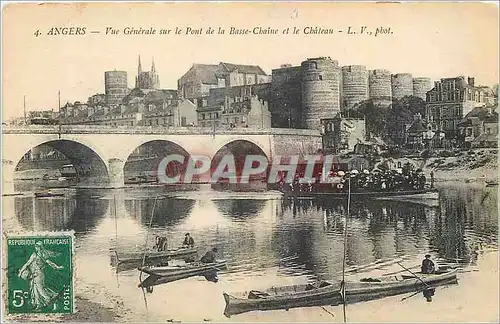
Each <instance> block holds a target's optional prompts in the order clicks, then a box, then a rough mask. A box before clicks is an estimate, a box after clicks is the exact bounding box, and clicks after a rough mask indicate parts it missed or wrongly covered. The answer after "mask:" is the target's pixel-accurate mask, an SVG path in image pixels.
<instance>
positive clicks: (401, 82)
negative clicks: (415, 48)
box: [391, 73, 413, 100]
mask: <svg viewBox="0 0 500 324" xmlns="http://www.w3.org/2000/svg"><path fill="white" fill-rule="evenodd" d="M391 84H392V89H391V90H392V97H393V98H395V99H398V100H399V99H401V98H403V97H406V96H412V95H413V76H412V75H411V73H397V74H393V75H392V78H391Z"/></svg>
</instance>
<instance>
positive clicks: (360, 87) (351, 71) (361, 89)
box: [342, 65, 368, 110]
mask: <svg viewBox="0 0 500 324" xmlns="http://www.w3.org/2000/svg"><path fill="white" fill-rule="evenodd" d="M342 97H343V108H344V109H345V110H350V109H352V108H353V107H354V106H356V105H357V104H359V103H360V102H363V101H365V100H368V70H367V69H366V67H365V66H363V65H348V66H343V67H342Z"/></svg>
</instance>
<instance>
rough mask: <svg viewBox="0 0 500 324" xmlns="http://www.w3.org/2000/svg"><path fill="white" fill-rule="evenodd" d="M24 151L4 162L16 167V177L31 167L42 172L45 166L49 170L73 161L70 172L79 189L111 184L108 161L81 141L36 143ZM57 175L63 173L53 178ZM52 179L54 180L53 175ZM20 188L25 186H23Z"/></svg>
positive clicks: (56, 173) (13, 169)
mask: <svg viewBox="0 0 500 324" xmlns="http://www.w3.org/2000/svg"><path fill="white" fill-rule="evenodd" d="M23 149H24V151H23V153H20V154H19V153H18V154H17V155H14V156H11V158H12V160H10V161H3V162H4V164H10V165H12V170H11V172H12V175H11V176H12V178H13V177H14V172H16V171H17V172H21V171H25V170H29V169H30V168H38V169H40V168H43V167H44V166H45V167H46V168H47V169H55V168H57V169H59V168H60V167H61V165H62V164H64V163H65V162H69V163H68V164H71V165H72V166H73V167H72V168H71V167H68V170H73V171H74V175H75V179H74V181H75V182H77V183H78V185H79V186H87V185H88V186H102V185H107V184H108V183H109V177H108V167H107V164H106V162H105V159H103V158H102V157H101V155H99V154H98V153H97V152H96V151H95V150H94V149H93V148H91V147H89V146H87V145H85V144H83V143H80V142H78V141H74V140H66V139H53V140H46V141H42V142H41V143H35V145H33V146H31V148H29V149H27V148H26V147H25V148H23ZM61 155H62V156H61ZM38 160H41V161H38ZM35 161H37V162H35ZM5 162H6V163H5ZM9 162H10V163H9ZM50 162H53V163H50ZM57 175H62V174H60V173H59V172H55V173H53V175H52V177H55V176H57ZM37 177H38V176H37ZM49 178H51V177H50V175H49ZM70 178H71V177H70ZM45 180H47V179H45ZM19 185H20V186H22V184H19ZM48 186H50V184H48Z"/></svg>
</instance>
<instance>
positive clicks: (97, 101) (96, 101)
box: [87, 93, 123, 107]
mask: <svg viewBox="0 0 500 324" xmlns="http://www.w3.org/2000/svg"><path fill="white" fill-rule="evenodd" d="M122 99H123V98H122ZM104 104H106V95H105V94H103V93H96V94H95V95H92V96H90V97H89V98H88V99H87V105H88V106H89V107H93V106H98V105H104Z"/></svg>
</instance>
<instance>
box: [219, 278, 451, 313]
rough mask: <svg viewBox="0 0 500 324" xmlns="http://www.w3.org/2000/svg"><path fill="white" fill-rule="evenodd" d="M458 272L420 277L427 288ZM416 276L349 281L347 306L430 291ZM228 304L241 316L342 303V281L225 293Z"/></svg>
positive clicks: (447, 280) (439, 283) (227, 309)
mask: <svg viewBox="0 0 500 324" xmlns="http://www.w3.org/2000/svg"><path fill="white" fill-rule="evenodd" d="M457 271H458V270H457V269H454V270H452V271H447V272H444V273H440V274H430V275H426V274H420V273H419V274H418V276H419V278H420V279H422V281H423V282H425V284H426V285H427V286H428V287H432V288H433V287H436V286H438V285H443V284H449V283H457ZM422 281H420V280H419V279H418V278H416V277H415V276H406V275H403V276H392V277H381V278H375V279H372V278H370V279H368V280H360V281H355V282H354V281H352V282H346V289H345V291H346V303H355V302H360V301H368V300H372V299H377V298H383V297H388V296H393V295H399V294H403V293H408V292H414V291H418V290H421V289H426V288H428V287H427V286H426V285H424V284H423V283H422ZM223 295H224V300H225V301H226V308H225V310H224V315H225V316H226V317H230V316H231V315H236V314H241V313H245V312H250V311H256V310H276V309H290V308H295V307H310V306H324V305H332V306H335V305H340V304H342V296H341V294H340V282H336V283H330V282H327V281H323V282H320V283H318V284H307V285H297V286H285V287H276V288H271V289H268V290H266V291H264V292H260V291H250V293H249V294H248V297H247V298H237V297H234V296H231V295H229V294H227V293H223Z"/></svg>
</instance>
